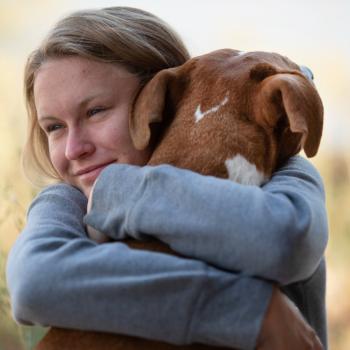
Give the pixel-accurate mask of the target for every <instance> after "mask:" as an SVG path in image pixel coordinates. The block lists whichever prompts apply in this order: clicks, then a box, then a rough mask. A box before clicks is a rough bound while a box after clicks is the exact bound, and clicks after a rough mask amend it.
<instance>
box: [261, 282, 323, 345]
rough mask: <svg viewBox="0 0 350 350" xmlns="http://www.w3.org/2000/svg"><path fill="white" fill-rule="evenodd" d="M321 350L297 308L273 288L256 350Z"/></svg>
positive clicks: (313, 332)
mask: <svg viewBox="0 0 350 350" xmlns="http://www.w3.org/2000/svg"><path fill="white" fill-rule="evenodd" d="M281 349H283V350H295V349H298V350H304V349H305V350H306V349H313V350H323V346H322V344H321V342H320V340H319V338H318V336H317V335H316V332H315V331H314V330H313V329H312V328H311V327H310V326H309V325H308V324H307V322H306V321H305V320H304V318H303V316H302V315H301V313H300V311H299V309H298V308H297V307H296V306H295V305H294V304H293V303H292V302H291V301H290V300H289V299H288V297H287V296H285V295H284V294H283V293H282V292H281V291H280V290H279V289H278V288H277V287H275V288H274V291H273V294H272V298H271V302H270V305H269V308H268V310H267V312H266V315H265V319H264V321H263V324H262V328H261V331H260V335H259V338H258V345H257V350H281Z"/></svg>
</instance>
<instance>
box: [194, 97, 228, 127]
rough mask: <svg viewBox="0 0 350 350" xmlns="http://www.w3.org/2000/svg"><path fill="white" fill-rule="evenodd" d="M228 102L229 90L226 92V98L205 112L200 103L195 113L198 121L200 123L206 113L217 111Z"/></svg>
mask: <svg viewBox="0 0 350 350" xmlns="http://www.w3.org/2000/svg"><path fill="white" fill-rule="evenodd" d="M227 102H228V92H227V93H226V96H225V98H224V99H223V100H222V101H221V102H220V103H219V104H217V105H216V106H214V107H212V108H210V109H208V110H207V111H205V112H202V111H201V105H200V104H199V105H198V107H197V109H196V111H195V113H194V118H195V120H196V123H198V122H199V121H200V120H201V119H203V118H204V117H205V116H206V115H208V114H210V113H215V112H217V111H218V110H219V109H220V108H221V107H222V106H224V105H225V104H226V103H227Z"/></svg>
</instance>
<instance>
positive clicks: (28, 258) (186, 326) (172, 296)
mask: <svg viewBox="0 0 350 350" xmlns="http://www.w3.org/2000/svg"><path fill="white" fill-rule="evenodd" d="M85 208H86V198H85V196H84V195H83V194H82V193H81V192H79V191H78V190H76V189H75V188H73V187H70V186H67V185H64V184H59V185H54V186H50V187H48V188H47V189H45V190H44V191H42V192H41V193H40V194H39V195H38V196H37V198H36V199H35V200H34V201H33V203H32V205H31V207H30V209H29V212H28V218H27V224H26V227H25V229H24V230H23V232H22V233H21V234H20V235H19V237H18V239H17V241H16V243H15V244H14V246H13V248H12V249H11V251H10V254H9V257H8V261H7V283H8V288H9V292H10V296H11V303H12V309H13V313H14V317H15V319H16V320H17V321H18V322H20V323H24V324H41V325H49V326H56V327H64V328H74V329H82V330H94V331H104V332H112V333H120V334H128V335H133V336H139V337H142V338H149V339H154V340H161V341H166V342H170V343H173V344H190V343H194V342H197V343H205V344H209V345H216V346H227V347H235V348H240V349H253V348H254V346H255V342H256V339H257V336H258V334H259V330H260V327H261V322H262V320H263V317H264V314H265V311H266V309H267V306H268V303H269V301H270V297H271V291H272V285H271V284H270V283H268V282H266V281H263V280H260V279H257V278H250V277H247V276H243V275H240V274H234V273H229V272H225V271H221V270H219V269H216V268H214V267H211V266H210V265H208V264H206V263H204V262H201V261H196V260H193V259H186V258H180V257H175V256H170V255H166V254H161V253H156V252H147V251H141V250H133V249H130V248H129V247H128V246H126V245H125V244H123V243H120V242H112V243H106V244H96V243H95V242H93V241H92V240H90V239H89V238H87V236H86V234H85V230H84V224H83V216H84V215H85ZM248 291H249V293H248Z"/></svg>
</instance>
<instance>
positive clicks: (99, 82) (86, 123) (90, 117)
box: [34, 57, 150, 196]
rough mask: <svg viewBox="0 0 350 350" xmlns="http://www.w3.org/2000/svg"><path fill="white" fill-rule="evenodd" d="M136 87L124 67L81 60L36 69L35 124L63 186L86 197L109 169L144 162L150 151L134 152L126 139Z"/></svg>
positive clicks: (136, 82) (51, 62) (54, 62)
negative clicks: (39, 129)
mask: <svg viewBox="0 0 350 350" xmlns="http://www.w3.org/2000/svg"><path fill="white" fill-rule="evenodd" d="M138 87H139V79H138V77H137V76H135V75H133V74H131V73H129V72H128V71H127V70H126V69H125V68H124V67H122V66H117V65H112V64H108V63H101V62H97V61H90V60H87V59H85V58H81V57H65V58H57V59H52V60H49V61H47V62H45V63H44V64H43V65H42V66H41V67H40V69H39V71H38V72H37V75H36V78H35V82H34V100H35V105H36V109H37V115H38V121H39V125H40V127H41V128H42V129H43V130H44V131H45V133H46V135H47V139H48V147H49V155H50V159H51V162H52V164H53V166H54V167H55V169H56V171H57V172H58V174H59V175H60V177H61V178H62V180H63V181H64V182H67V183H69V184H71V185H73V186H76V187H78V188H79V189H81V190H82V191H83V192H84V193H85V194H86V195H87V196H88V195H89V192H90V189H91V187H92V185H93V183H94V181H95V179H96V178H97V176H98V175H99V174H100V172H101V171H102V169H103V168H105V167H106V166H107V165H109V164H112V163H129V164H135V165H144V164H145V163H146V162H147V161H148V159H149V156H150V151H149V150H144V151H138V150H136V149H135V148H134V145H133V143H132V141H131V138H130V134H129V124H128V113H129V107H130V103H131V101H132V98H133V97H134V94H135V92H136V91H137V89H138Z"/></svg>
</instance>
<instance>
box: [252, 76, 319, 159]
mask: <svg viewBox="0 0 350 350" xmlns="http://www.w3.org/2000/svg"><path fill="white" fill-rule="evenodd" d="M260 84H261V85H260V89H259V91H258V96H257V101H256V102H257V103H256V104H255V105H254V109H255V115H256V118H257V122H258V123H259V124H260V125H263V126H265V127H271V128H274V132H275V133H276V135H277V137H278V141H279V157H278V162H279V163H282V162H284V161H285V160H286V159H288V158H289V157H291V156H293V155H295V154H297V153H298V152H299V151H300V150H301V149H304V151H305V153H306V155H307V156H308V157H313V156H314V155H316V153H317V151H318V148H319V144H320V141H321V136H322V128H323V105H322V101H321V99H320V96H319V95H318V93H317V91H316V89H315V88H314V86H313V84H312V83H310V82H309V81H308V80H307V79H306V78H305V77H304V76H302V75H301V74H299V73H297V72H295V73H277V74H274V75H272V76H268V77H267V78H266V79H264V80H263V81H262V82H261V83H260ZM253 103H254V102H253Z"/></svg>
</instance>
